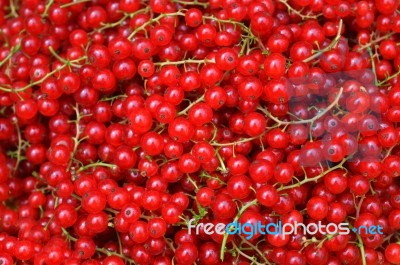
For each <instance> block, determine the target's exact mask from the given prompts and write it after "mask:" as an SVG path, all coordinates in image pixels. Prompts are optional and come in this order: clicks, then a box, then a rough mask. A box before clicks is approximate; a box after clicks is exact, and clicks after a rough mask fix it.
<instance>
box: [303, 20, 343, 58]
mask: <svg viewBox="0 0 400 265" xmlns="http://www.w3.org/2000/svg"><path fill="white" fill-rule="evenodd" d="M342 28H343V20H342V19H341V20H339V28H338V32H337V34H336V36H335V38H334V39H333V40H332V42H331V43H330V44H329V45H328V46H326V47H325V48H324V49H322V50H319V51H317V52H316V53H314V54H313V55H311V56H310V57H308V58H306V59H304V60H303V62H305V63H307V62H310V61H312V60H314V59H315V58H318V57H319V56H320V55H321V54H323V53H324V52H327V51H330V50H331V49H332V48H333V47H334V46H336V44H337V43H338V42H339V39H340V36H341V33H342Z"/></svg>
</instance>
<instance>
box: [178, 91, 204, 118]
mask: <svg viewBox="0 0 400 265" xmlns="http://www.w3.org/2000/svg"><path fill="white" fill-rule="evenodd" d="M203 100H204V95H202V96H201V97H199V98H198V99H196V100H195V101H193V102H192V103H190V104H189V106H187V107H186V108H185V109H184V110H181V111H180V112H178V114H177V116H180V115H184V114H186V113H187V112H188V111H189V110H190V109H191V108H192V107H193V105H196V104H197V103H199V102H202V101H203Z"/></svg>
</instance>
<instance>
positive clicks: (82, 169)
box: [78, 162, 115, 172]
mask: <svg viewBox="0 0 400 265" xmlns="http://www.w3.org/2000/svg"><path fill="white" fill-rule="evenodd" d="M92 167H108V168H113V167H115V165H111V164H107V163H103V162H97V163H93V164H90V165H86V166H84V167H81V168H79V169H78V172H82V171H85V170H86V169H89V168H92Z"/></svg>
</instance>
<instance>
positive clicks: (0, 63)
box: [0, 43, 21, 67]
mask: <svg viewBox="0 0 400 265" xmlns="http://www.w3.org/2000/svg"><path fill="white" fill-rule="evenodd" d="M20 47H21V44H20V43H18V44H17V45H16V46H15V47H12V48H11V49H10V53H9V54H8V55H7V56H6V58H4V59H3V61H1V62H0V67H2V66H3V64H5V63H6V62H7V61H8V60H10V58H11V57H12V56H13V55H14V54H15V53H16V52H17V51H19V48H20Z"/></svg>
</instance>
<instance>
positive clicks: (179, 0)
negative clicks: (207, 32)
mask: <svg viewBox="0 0 400 265" xmlns="http://www.w3.org/2000/svg"><path fill="white" fill-rule="evenodd" d="M173 2H174V3H178V4H181V5H191V6H202V7H204V8H206V7H208V6H209V4H208V3H203V2H199V1H197V0H194V1H192V2H190V1H181V0H173Z"/></svg>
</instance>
